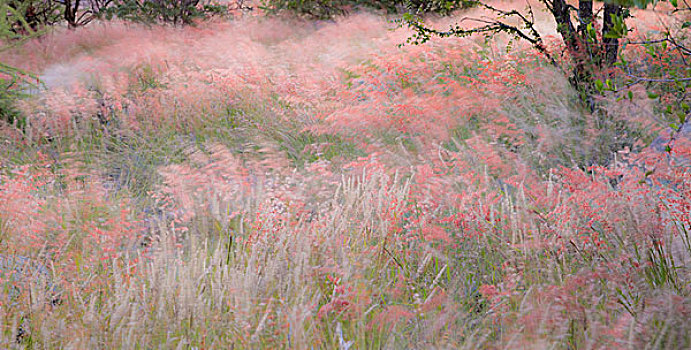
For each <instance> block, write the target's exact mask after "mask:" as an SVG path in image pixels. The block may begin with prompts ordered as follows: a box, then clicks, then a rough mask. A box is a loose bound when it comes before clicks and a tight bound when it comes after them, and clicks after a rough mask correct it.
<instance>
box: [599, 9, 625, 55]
mask: <svg viewBox="0 0 691 350" xmlns="http://www.w3.org/2000/svg"><path fill="white" fill-rule="evenodd" d="M603 16H604V18H603V20H602V45H603V47H604V50H605V57H604V64H605V65H606V66H607V67H611V66H612V65H613V64H614V63H615V62H617V55H618V53H619V39H617V38H608V37H607V34H608V33H609V32H610V31H611V30H612V27H613V26H614V23H613V21H612V17H613V16H616V17H621V16H622V8H621V6H619V5H615V4H611V3H605V13H604V15H603Z"/></svg>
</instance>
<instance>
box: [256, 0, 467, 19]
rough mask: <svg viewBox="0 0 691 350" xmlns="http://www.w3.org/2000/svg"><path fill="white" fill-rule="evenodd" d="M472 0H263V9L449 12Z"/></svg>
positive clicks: (327, 13) (319, 13)
mask: <svg viewBox="0 0 691 350" xmlns="http://www.w3.org/2000/svg"><path fill="white" fill-rule="evenodd" d="M474 3H475V1H471V0H383V1H376V0H264V2H263V4H262V8H263V9H264V10H265V11H267V12H268V13H269V14H277V13H280V12H289V13H294V14H297V15H299V16H304V17H308V18H317V19H329V18H332V17H334V16H337V15H343V14H346V13H347V12H348V10H350V9H358V8H367V9H375V10H382V11H385V12H387V13H398V12H413V13H435V14H440V15H448V14H450V13H451V12H453V11H454V10H458V9H462V8H467V7H471V6H472V5H473V4H474Z"/></svg>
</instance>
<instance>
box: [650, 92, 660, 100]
mask: <svg viewBox="0 0 691 350" xmlns="http://www.w3.org/2000/svg"><path fill="white" fill-rule="evenodd" d="M659 96H660V95H658V94H656V93H654V92H649V93H648V98H649V99H651V100H654V99H656V98H658V97H659Z"/></svg>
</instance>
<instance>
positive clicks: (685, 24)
mask: <svg viewBox="0 0 691 350" xmlns="http://www.w3.org/2000/svg"><path fill="white" fill-rule="evenodd" d="M688 27H691V21H687V22H684V24H682V25H681V29H686V28H688Z"/></svg>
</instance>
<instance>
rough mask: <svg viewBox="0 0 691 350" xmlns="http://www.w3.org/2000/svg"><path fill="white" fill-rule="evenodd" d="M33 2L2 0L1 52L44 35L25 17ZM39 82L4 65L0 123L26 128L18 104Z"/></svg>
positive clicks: (0, 70)
mask: <svg viewBox="0 0 691 350" xmlns="http://www.w3.org/2000/svg"><path fill="white" fill-rule="evenodd" d="M31 3H32V2H30V1H29V2H24V3H22V2H16V1H12V0H9V1H7V0H0V52H2V51H6V50H8V49H10V48H12V47H14V46H15V45H19V44H21V43H22V42H23V41H24V40H27V39H29V38H31V37H34V36H36V35H39V34H40V33H39V32H37V31H36V30H35V29H34V27H35V26H34V24H33V23H31V22H29V21H27V20H26V18H25V16H24V13H25V11H26V9H27V7H26V6H27V4H31ZM35 80H36V77H35V76H33V75H31V74H30V73H27V72H25V71H23V70H21V69H19V68H16V67H13V66H10V65H7V64H5V63H3V62H0V121H5V122H9V123H11V124H16V125H17V126H20V127H22V126H23V124H24V121H23V119H22V118H21V115H20V113H19V111H18V110H17V108H16V106H15V101H17V100H18V99H20V98H22V97H24V95H25V92H24V91H25V89H26V88H27V87H31V86H34V85H35V84H34V81H35Z"/></svg>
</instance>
